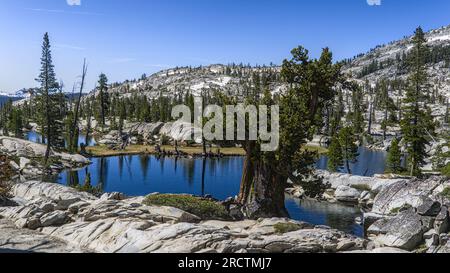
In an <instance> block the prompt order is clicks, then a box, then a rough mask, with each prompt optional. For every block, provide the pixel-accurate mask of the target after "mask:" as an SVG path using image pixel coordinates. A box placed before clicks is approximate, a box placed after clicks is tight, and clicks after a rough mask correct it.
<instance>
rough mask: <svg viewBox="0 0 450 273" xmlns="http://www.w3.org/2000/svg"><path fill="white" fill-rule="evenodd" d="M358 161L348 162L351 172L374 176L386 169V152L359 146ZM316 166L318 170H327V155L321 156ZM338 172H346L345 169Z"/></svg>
mask: <svg viewBox="0 0 450 273" xmlns="http://www.w3.org/2000/svg"><path fill="white" fill-rule="evenodd" d="M358 152H359V157H358V162H356V163H354V164H350V169H351V170H352V174H354V175H361V176H374V175H375V174H382V173H384V172H385V171H386V158H387V153H386V152H383V151H374V150H370V149H367V148H365V147H360V148H359V151H358ZM316 168H318V169H320V170H327V168H328V157H327V156H322V157H320V159H319V161H318V162H317V164H316ZM340 172H342V173H346V172H347V171H346V170H345V169H341V170H340Z"/></svg>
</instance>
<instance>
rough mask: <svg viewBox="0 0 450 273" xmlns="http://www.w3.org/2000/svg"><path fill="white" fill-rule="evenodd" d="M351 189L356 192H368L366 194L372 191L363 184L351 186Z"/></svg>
mask: <svg viewBox="0 0 450 273" xmlns="http://www.w3.org/2000/svg"><path fill="white" fill-rule="evenodd" d="M351 188H353V189H355V190H358V191H368V192H371V191H372V188H371V187H370V186H369V185H365V184H360V185H352V186H351Z"/></svg>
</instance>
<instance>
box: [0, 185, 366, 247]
mask: <svg viewBox="0 0 450 273" xmlns="http://www.w3.org/2000/svg"><path fill="white" fill-rule="evenodd" d="M13 192H14V193H15V194H17V195H18V198H23V199H24V200H25V201H24V202H25V203H24V204H22V205H20V206H18V207H14V208H0V217H4V218H6V219H8V220H9V221H11V222H14V225H15V226H16V227H20V228H29V229H36V230H37V231H39V233H33V234H40V235H39V236H44V238H56V239H55V240H57V241H58V240H59V241H58V242H70V244H71V245H74V246H76V247H77V248H78V249H86V250H89V251H93V252H106V253H116V252H118V253H130V252H132V253H136V252H137V253H175V252H176V253H179V252H181V253H195V252H218V253H223V252H225V253H269V252H277V253H279V252H289V253H290V252H295V253H305V252H342V251H352V250H363V249H365V246H366V244H367V242H366V240H363V239H361V238H356V237H354V236H350V235H347V234H344V233H343V232H340V231H337V230H333V229H330V228H325V227H315V226H313V225H310V224H307V223H303V222H297V221H293V220H289V219H282V218H273V219H260V220H257V221H256V220H255V221H250V220H245V221H238V222H224V221H205V222H200V219H199V218H198V217H197V216H195V215H192V214H190V213H187V212H184V211H182V210H179V209H176V208H171V207H153V206H145V205H142V203H141V202H142V200H143V198H142V197H140V198H130V199H124V200H115V199H116V198H100V199H97V198H95V197H93V196H91V195H88V194H84V193H78V192H73V191H72V190H71V189H68V188H66V187H64V186H61V185H56V184H49V183H37V182H27V183H24V184H19V185H16V186H14V191H13ZM106 197H110V196H106ZM76 199H78V200H80V201H78V202H76V203H72V202H69V203H71V205H69V207H68V208H67V209H66V208H65V207H62V206H61V207H60V209H59V210H58V206H57V204H58V203H61V202H62V201H65V200H76ZM119 199H121V198H119ZM69 203H68V204H69ZM51 208H54V209H55V210H54V211H51V212H49V211H50V210H51ZM11 222H10V223H11ZM278 225H290V226H292V225H293V226H296V227H297V229H298V230H296V231H292V232H289V233H285V234H280V233H277V232H278V231H279V229H278V228H277V226H278ZM20 230H26V229H20ZM27 232H28V231H27ZM50 251H51V250H50Z"/></svg>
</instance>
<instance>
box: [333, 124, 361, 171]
mask: <svg viewBox="0 0 450 273" xmlns="http://www.w3.org/2000/svg"><path fill="white" fill-rule="evenodd" d="M338 138H339V144H340V146H341V150H342V159H343V161H344V164H345V168H346V169H347V172H348V173H349V174H351V173H352V171H351V169H350V163H356V162H357V158H358V156H359V154H358V145H356V142H357V141H358V139H357V137H356V135H355V134H354V133H353V130H352V128H350V127H345V128H342V129H341V131H340V132H339V136H338Z"/></svg>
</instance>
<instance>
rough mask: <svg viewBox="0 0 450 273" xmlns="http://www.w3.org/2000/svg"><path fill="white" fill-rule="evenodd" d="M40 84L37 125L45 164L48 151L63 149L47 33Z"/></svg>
mask: <svg viewBox="0 0 450 273" xmlns="http://www.w3.org/2000/svg"><path fill="white" fill-rule="evenodd" d="M36 81H37V82H38V83H39V84H40V88H39V90H38V93H37V103H38V110H39V111H38V113H37V114H38V123H39V125H40V126H41V128H42V135H43V136H44V137H45V139H46V143H47V151H46V154H45V162H47V161H48V158H49V155H50V149H51V148H54V149H64V146H65V143H64V138H63V135H62V134H63V109H62V108H61V107H62V105H61V96H62V94H61V93H60V92H59V91H60V89H59V87H60V85H59V84H58V82H57V81H56V74H55V70H54V66H53V60H52V54H51V46H50V40H49V36H48V33H45V35H44V41H43V45H42V57H41V72H40V74H39V76H38V78H37V79H36Z"/></svg>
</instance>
